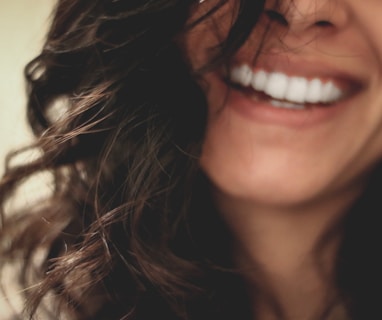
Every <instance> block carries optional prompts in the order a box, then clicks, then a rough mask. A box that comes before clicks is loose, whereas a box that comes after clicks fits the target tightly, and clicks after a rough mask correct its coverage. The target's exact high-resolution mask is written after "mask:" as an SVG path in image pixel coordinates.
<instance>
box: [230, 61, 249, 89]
mask: <svg viewBox="0 0 382 320" xmlns="http://www.w3.org/2000/svg"><path fill="white" fill-rule="evenodd" d="M252 77H253V72H252V70H251V68H250V67H249V66H248V65H246V64H243V65H241V66H240V67H235V68H233V69H232V70H231V81H233V82H235V83H239V84H241V85H243V86H245V87H246V86H248V85H249V84H250V82H251V81H252Z"/></svg>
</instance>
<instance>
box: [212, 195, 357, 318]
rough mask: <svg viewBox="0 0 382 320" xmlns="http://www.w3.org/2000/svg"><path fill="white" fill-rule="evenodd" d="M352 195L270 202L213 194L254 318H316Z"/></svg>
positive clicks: (328, 296)
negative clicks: (290, 203) (232, 241)
mask: <svg viewBox="0 0 382 320" xmlns="http://www.w3.org/2000/svg"><path fill="white" fill-rule="evenodd" d="M355 196H356V195H353V196H350V195H347V196H346V197H339V198H338V199H331V201H328V202H325V201H322V202H320V203H315V204H314V205H313V203H311V204H305V205H301V206H293V207H292V206H290V207H281V206H280V207H271V206H260V205H258V204H254V203H251V202H247V201H242V200H238V199H232V198H229V197H226V196H223V195H219V194H217V195H216V200H217V201H216V203H217V204H218V209H219V210H220V211H221V213H222V214H223V217H224V219H225V220H226V222H227V224H228V226H229V227H230V228H231V231H232V233H233V236H234V239H235V247H234V252H235V258H236V262H237V265H238V267H239V269H240V270H242V272H243V275H244V277H245V278H246V279H247V282H248V284H249V287H250V288H249V292H250V294H251V296H253V299H254V301H255V303H254V308H255V313H256V319H261V320H262V319H264V320H268V319H280V318H283V319H293V320H295V319H312V318H313V319H314V318H320V316H319V314H320V313H322V312H324V310H325V308H326V307H327V306H328V304H329V303H330V301H333V298H334V295H333V293H334V292H335V288H333V281H332V279H333V271H334V261H335V256H336V253H337V250H338V247H339V244H340V241H341V232H340V228H339V225H340V221H341V220H342V217H343V216H344V213H345V212H346V211H347V209H348V208H349V206H350V205H351V204H352V202H353V201H354V198H355ZM334 231H336V232H334ZM302 301H304V303H301V302H302Z"/></svg>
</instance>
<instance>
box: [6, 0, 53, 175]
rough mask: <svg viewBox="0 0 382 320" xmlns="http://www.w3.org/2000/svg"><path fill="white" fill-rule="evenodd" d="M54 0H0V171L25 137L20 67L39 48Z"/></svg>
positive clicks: (23, 94)
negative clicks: (7, 155) (10, 152)
mask: <svg viewBox="0 0 382 320" xmlns="http://www.w3.org/2000/svg"><path fill="white" fill-rule="evenodd" d="M53 5H54V0H0V165H1V166H0V172H2V171H3V158H4V156H5V154H6V153H7V152H8V150H10V149H13V148H17V147H18V146H22V145H23V144H25V143H26V142H27V141H28V138H29V134H28V131H27V129H26V126H25V89H24V88H25V86H24V80H23V68H24V66H25V64H26V63H27V62H28V61H29V60H31V59H32V58H33V57H34V56H35V55H36V54H37V53H38V51H39V49H40V47H41V44H42V41H43V39H44V35H45V30H46V28H47V26H48V21H49V16H50V12H51V10H52V7H53Z"/></svg>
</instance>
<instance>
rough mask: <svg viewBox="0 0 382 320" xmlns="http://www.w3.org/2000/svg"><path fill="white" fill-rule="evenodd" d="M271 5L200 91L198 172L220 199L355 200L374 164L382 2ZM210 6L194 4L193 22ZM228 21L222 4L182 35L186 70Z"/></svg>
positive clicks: (300, 0) (284, 0)
mask: <svg viewBox="0 0 382 320" xmlns="http://www.w3.org/2000/svg"><path fill="white" fill-rule="evenodd" d="M279 2H280V5H279V7H278V8H275V6H274V5H273V4H271V3H266V9H268V10H273V11H268V14H266V13H264V14H263V17H262V18H261V20H260V22H259V24H258V25H257V27H256V28H255V30H254V32H253V33H252V34H251V36H250V37H249V39H248V40H247V42H246V43H245V44H244V45H243V46H242V47H241V49H240V50H239V51H238V52H237V54H235V56H234V57H233V59H232V61H230V63H229V74H228V75H226V71H224V70H215V71H214V72H209V73H207V74H205V76H204V79H203V81H201V85H202V87H203V88H204V90H205V93H206V96H207V100H208V103H209V121H208V126H207V134H206V138H205V142H204V147H203V152H202V157H201V165H202V167H203V169H204V171H205V172H206V174H207V175H208V176H209V178H210V179H211V181H212V183H213V184H214V186H215V187H216V189H217V190H219V191H220V192H221V193H222V194H224V195H227V196H229V197H233V198H237V199H244V200H249V201H254V202H256V203H258V204H262V205H280V206H295V205H302V204H307V203H309V202H310V201H317V200H319V201H321V200H323V199H326V198H330V197H333V196H341V195H344V194H345V193H347V192H348V191H351V190H354V191H356V190H357V189H358V188H359V186H360V185H362V181H364V179H365V177H366V176H367V173H368V172H369V170H370V169H371V168H372V167H373V166H374V165H375V164H376V163H377V162H378V161H379V160H380V159H381V157H382V19H381V15H382V1H381V0H365V1H360V0H293V1H292V2H291V1H289V0H281V1H279ZM214 4H216V0H206V1H205V2H203V3H201V4H199V5H198V6H197V8H196V9H195V12H194V17H197V16H199V15H200V14H202V13H203V12H205V11H206V10H208V9H209V8H210V7H211V6H213V5H214ZM233 12H234V9H233V0H232V1H228V2H227V4H225V5H224V6H223V7H222V8H221V9H220V10H219V11H218V12H217V13H215V14H214V15H213V16H212V17H211V18H209V19H207V20H206V21H204V22H203V23H202V24H200V25H198V26H197V27H195V28H194V29H193V30H192V31H190V32H189V33H188V34H187V36H186V40H185V46H186V52H187V53H188V56H189V59H190V60H191V64H192V65H193V67H194V68H198V67H200V66H201V65H203V64H204V63H206V61H207V60H208V53H209V48H210V47H211V46H213V45H214V44H216V43H218V42H219V39H222V38H224V36H225V35H226V33H227V30H228V28H229V26H230V24H231V22H232V15H233ZM267 24H268V25H269V27H270V28H269V31H268V35H267V37H266V38H265V41H264V42H263V46H262V49H261V52H260V55H259V57H258V59H257V60H256V61H254V56H255V54H256V52H257V50H258V48H259V43H260V39H261V37H262V35H263V33H264V30H266V29H267V28H266V26H265V25H267ZM222 69H224V68H222ZM226 78H229V79H230V81H229V82H228V83H227V81H225V79H226ZM233 83H235V84H233ZM227 89H228V90H227Z"/></svg>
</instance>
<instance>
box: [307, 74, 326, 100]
mask: <svg viewBox="0 0 382 320" xmlns="http://www.w3.org/2000/svg"><path fill="white" fill-rule="evenodd" d="M321 88H322V82H321V81H320V79H313V80H312V81H310V83H309V86H308V90H307V92H306V96H305V101H306V102H309V103H317V102H319V101H320V98H321V91H322V89H321Z"/></svg>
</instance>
